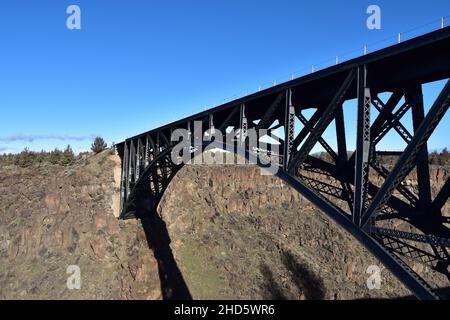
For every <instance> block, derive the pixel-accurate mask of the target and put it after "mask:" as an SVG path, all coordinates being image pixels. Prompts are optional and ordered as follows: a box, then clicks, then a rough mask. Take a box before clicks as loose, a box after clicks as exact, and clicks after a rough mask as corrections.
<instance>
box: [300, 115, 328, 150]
mask: <svg viewBox="0 0 450 320" xmlns="http://www.w3.org/2000/svg"><path fill="white" fill-rule="evenodd" d="M324 109H325V108H318V109H317V110H316V112H314V114H313V115H312V116H311V119H309V121H308V123H309V125H310V126H311V128H313V127H314V126H315V125H316V124H317V121H319V120H320V118H321V117H322V114H323V112H324ZM300 115H301V110H300V108H298V109H297V117H299V116H300ZM311 128H309V127H306V126H304V127H303V128H302V130H301V131H300V132H299V134H298V135H297V136H296V137H295V139H294V141H293V142H292V151H293V152H295V153H296V152H297V148H298V146H299V145H300V144H301V143H302V142H303V140H304V139H305V138H306V136H307V135H308V133H310V131H311Z"/></svg>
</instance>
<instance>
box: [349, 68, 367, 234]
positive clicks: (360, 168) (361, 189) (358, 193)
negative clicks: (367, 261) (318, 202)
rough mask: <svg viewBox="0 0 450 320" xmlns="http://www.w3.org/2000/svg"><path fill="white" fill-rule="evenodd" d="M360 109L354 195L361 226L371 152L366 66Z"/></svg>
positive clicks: (360, 71) (360, 85)
mask: <svg viewBox="0 0 450 320" xmlns="http://www.w3.org/2000/svg"><path fill="white" fill-rule="evenodd" d="M357 91H358V92H357V95H358V110H357V128H356V158H355V183H354V186H355V193H354V197H353V223H354V224H356V225H357V226H359V225H360V224H361V216H362V213H363V211H364V210H365V208H366V205H367V190H368V183H369V153H370V104H371V97H370V88H368V87H367V69H366V66H361V67H359V68H358V87H357Z"/></svg>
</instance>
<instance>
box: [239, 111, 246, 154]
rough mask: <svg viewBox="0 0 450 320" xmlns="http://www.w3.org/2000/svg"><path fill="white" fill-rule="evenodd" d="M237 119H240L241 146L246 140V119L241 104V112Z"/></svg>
mask: <svg viewBox="0 0 450 320" xmlns="http://www.w3.org/2000/svg"><path fill="white" fill-rule="evenodd" d="M239 119H240V123H239V145H240V146H243V145H244V143H245V139H246V138H247V128H248V122H247V117H246V116H245V104H241V112H240V116H239Z"/></svg>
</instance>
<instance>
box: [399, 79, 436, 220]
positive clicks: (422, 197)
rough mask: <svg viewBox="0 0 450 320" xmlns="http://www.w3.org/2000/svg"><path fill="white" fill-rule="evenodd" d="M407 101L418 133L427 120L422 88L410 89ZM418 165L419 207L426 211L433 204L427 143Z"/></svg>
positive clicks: (421, 151)
mask: <svg viewBox="0 0 450 320" xmlns="http://www.w3.org/2000/svg"><path fill="white" fill-rule="evenodd" d="M405 99H406V101H407V102H408V103H409V104H410V105H411V110H412V118H413V119H412V120H413V127H414V133H417V130H419V127H420V125H421V124H422V121H423V120H424V119H425V111H424V108H423V94H422V86H421V85H417V86H414V87H412V88H409V89H408V90H407V91H406V94H405ZM416 163H417V167H416V169H417V182H418V189H419V207H420V208H421V209H422V210H424V209H426V208H427V207H429V205H430V203H431V187H430V171H429V167H428V146H427V143H426V141H425V143H424V145H423V147H422V148H421V149H420V151H419V153H418V154H417V160H416ZM425 211H426V210H425Z"/></svg>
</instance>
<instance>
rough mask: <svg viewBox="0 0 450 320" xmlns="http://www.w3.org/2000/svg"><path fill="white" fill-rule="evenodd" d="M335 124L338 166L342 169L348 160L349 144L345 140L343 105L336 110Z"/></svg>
mask: <svg viewBox="0 0 450 320" xmlns="http://www.w3.org/2000/svg"><path fill="white" fill-rule="evenodd" d="M335 124H336V138H337V148H338V166H339V167H342V166H343V165H344V164H345V163H346V162H347V160H348V155H347V144H346V139H345V124H344V112H343V106H342V104H341V105H340V106H339V107H338V108H337V109H336V114H335Z"/></svg>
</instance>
